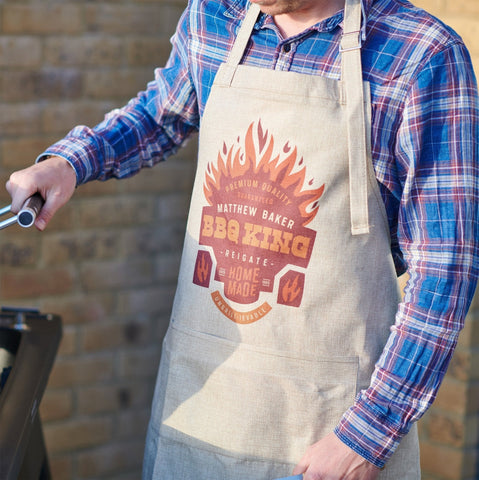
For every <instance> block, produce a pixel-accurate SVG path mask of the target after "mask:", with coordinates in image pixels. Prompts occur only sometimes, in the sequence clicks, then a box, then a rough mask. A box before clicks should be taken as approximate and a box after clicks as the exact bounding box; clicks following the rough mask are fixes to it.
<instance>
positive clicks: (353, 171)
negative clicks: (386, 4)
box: [227, 0, 369, 235]
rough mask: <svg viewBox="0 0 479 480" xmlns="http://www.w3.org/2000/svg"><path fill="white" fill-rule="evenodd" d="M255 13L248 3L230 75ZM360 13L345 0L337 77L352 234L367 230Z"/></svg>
mask: <svg viewBox="0 0 479 480" xmlns="http://www.w3.org/2000/svg"><path fill="white" fill-rule="evenodd" d="M259 14H260V8H259V6H258V5H257V4H251V5H250V7H249V9H248V11H247V12H246V16H245V18H244V20H243V23H242V24H241V27H240V29H239V32H238V35H237V37H236V40H235V42H234V44H233V47H232V49H231V51H230V54H229V56H228V60H227V64H228V66H229V67H230V69H231V71H230V72H229V74H228V75H230V76H232V75H233V71H234V69H235V68H236V66H238V65H239V64H240V62H241V59H242V58H243V55H244V52H245V50H246V47H247V45H248V41H249V39H250V37H251V33H252V32H253V28H254V26H255V24H256V22H257V20H258V15H259ZM362 16H363V9H362V0H346V3H345V7H344V21H343V35H342V38H341V43H340V47H339V51H340V53H341V79H342V83H343V88H344V93H345V97H346V111H347V117H348V149H349V178H350V181H349V193H350V211H351V233H352V234H353V235H361V234H364V233H368V232H369V218H368V191H367V184H368V158H367V152H368V149H367V137H366V117H365V105H364V87H363V72H362V66H361V44H362V37H363V35H362V34H363V32H362V28H361V23H362V22H361V19H362Z"/></svg>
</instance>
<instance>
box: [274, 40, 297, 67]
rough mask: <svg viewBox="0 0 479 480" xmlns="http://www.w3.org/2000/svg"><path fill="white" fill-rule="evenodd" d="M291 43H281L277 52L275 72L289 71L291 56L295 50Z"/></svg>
mask: <svg viewBox="0 0 479 480" xmlns="http://www.w3.org/2000/svg"><path fill="white" fill-rule="evenodd" d="M294 47H295V44H294V43H293V42H288V43H283V45H282V46H281V50H280V52H279V56H278V61H277V62H276V68H275V70H289V69H290V66H291V62H292V61H293V54H294V50H295V48H294Z"/></svg>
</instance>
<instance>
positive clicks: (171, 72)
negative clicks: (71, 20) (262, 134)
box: [45, 0, 479, 467]
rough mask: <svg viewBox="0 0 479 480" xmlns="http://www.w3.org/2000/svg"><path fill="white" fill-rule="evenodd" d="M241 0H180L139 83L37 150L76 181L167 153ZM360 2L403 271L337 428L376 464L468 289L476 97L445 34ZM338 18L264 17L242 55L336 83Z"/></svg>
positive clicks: (237, 16)
mask: <svg viewBox="0 0 479 480" xmlns="http://www.w3.org/2000/svg"><path fill="white" fill-rule="evenodd" d="M245 5H246V0H229V1H227V0H208V1H205V0H203V1H201V0H192V1H191V2H190V5H189V7H188V9H187V10H186V11H185V13H184V14H183V16H182V18H181V20H180V23H179V26H178V29H177V33H176V35H175V36H174V38H173V49H172V53H171V57H170V59H169V61H168V63H167V65H166V66H165V68H159V69H157V70H156V75H155V80H154V81H152V82H151V83H150V84H149V85H148V88H147V89H146V90H145V91H144V92H141V93H139V94H138V96H137V97H136V98H134V99H133V100H131V101H130V103H129V104H128V105H127V106H125V107H124V108H122V109H120V110H115V111H113V112H111V113H110V114H108V115H107V116H106V117H105V120H104V121H103V122H102V123H101V124H99V125H98V126H96V127H95V128H93V129H90V128H87V127H77V128H75V129H74V130H72V131H71V132H70V134H69V135H68V136H67V137H66V138H65V139H63V140H62V141H60V142H58V143H57V144H55V145H54V146H52V147H51V148H49V149H48V150H47V152H45V154H49V155H60V156H63V157H65V158H67V159H68V160H69V161H70V162H71V163H72V165H73V166H74V168H75V170H76V172H77V178H78V183H79V184H81V183H84V182H87V181H90V180H93V179H101V180H105V179H108V178H111V177H118V178H124V177H128V176H130V175H133V174H135V173H136V172H137V171H138V170H140V169H141V168H143V167H149V166H152V165H153V164H155V163H157V162H159V161H161V160H164V159H165V158H166V157H167V156H169V155H170V154H172V153H174V152H175V151H176V150H177V149H178V148H179V147H180V146H181V144H182V143H183V142H184V140H185V139H186V137H188V135H189V134H190V133H191V132H194V131H196V130H197V129H198V127H199V124H200V122H201V116H202V113H203V111H204V108H205V104H206V101H207V99H208V95H209V92H210V89H211V86H212V83H213V79H214V77H215V73H216V71H217V69H218V66H219V64H220V63H221V62H223V61H225V59H226V56H227V53H228V51H229V49H230V47H231V46H232V44H233V41H234V39H235V35H236V33H237V30H238V27H239V25H240V23H241V21H242V19H243V17H244V14H245ZM364 8H365V12H366V14H367V22H366V24H365V34H366V38H365V41H364V44H363V49H362V61H363V74H364V79H365V80H367V81H368V82H370V86H371V96H372V138H371V140H372V154H373V163H374V168H375V172H376V177H377V180H378V183H379V186H380V190H381V194H382V197H383V200H384V204H385V206H386V211H387V215H388V218H389V226H390V231H391V251H392V254H393V258H394V261H395V265H396V269H397V271H398V274H400V273H403V272H404V271H405V270H406V269H407V270H408V271H409V274H410V280H409V282H408V284H407V286H406V289H405V295H404V299H403V301H402V302H401V303H400V305H399V307H398V312H397V316H396V322H395V325H394V326H393V327H392V329H391V334H390V337H389V340H388V342H387V345H386V346H385V349H384V352H383V354H382V356H381V358H380V359H379V360H378V363H377V367H376V370H375V372H374V375H373V377H372V380H371V385H370V387H369V388H368V389H367V390H365V391H362V392H360V393H359V394H358V396H357V398H356V402H355V404H354V405H353V406H352V408H351V409H350V410H349V411H347V412H345V414H344V416H343V418H342V420H341V422H340V423H339V425H338V426H337V428H336V434H337V435H338V436H339V438H340V439H341V440H342V441H343V442H345V443H346V444H347V445H349V446H350V447H351V448H352V449H354V450H355V451H356V452H358V453H359V454H361V455H362V456H363V457H365V458H367V459H368V460H369V461H371V462H372V463H374V464H375V465H377V466H379V467H382V466H383V465H384V464H385V462H386V461H387V459H388V458H389V456H390V455H391V454H392V453H393V452H394V450H395V449H396V447H397V445H398V443H399V441H400V439H401V438H402V437H403V436H404V435H405V434H406V433H407V432H408V430H409V429H410V427H411V425H412V423H413V422H414V421H416V420H418V419H419V418H420V417H421V415H422V414H423V413H424V412H425V411H426V409H427V408H428V406H429V405H430V404H431V402H432V401H433V399H434V397H435V395H436V392H437V390H438V387H439V385H440V383H441V380H442V378H443V376H444V374H445V371H446V368H447V366H448V363H449V361H450V359H451V356H452V353H453V350H454V347H455V345H456V342H457V339H458V334H459V332H460V330H461V328H462V327H463V324H464V318H465V315H466V312H467V309H468V307H469V304H470V302H471V299H472V297H473V294H474V289H475V285H476V280H477V276H478V266H479V261H478V245H477V241H476V239H479V232H478V220H477V215H478V198H479V192H478V185H479V181H478V178H479V171H478V145H477V143H478V141H479V122H478V115H479V106H478V97H477V88H476V83H475V78H474V74H473V69H472V65H471V61H470V58H469V55H468V52H467V50H466V48H465V46H464V44H463V42H462V40H461V39H460V38H459V37H458V36H457V34H455V33H454V32H453V31H452V30H451V29H449V28H448V27H446V26H445V25H443V24H442V23H440V22H439V21H438V20H437V19H434V18H433V17H431V16H430V15H428V14H426V13H425V12H424V11H423V10H420V9H419V8H416V7H414V6H412V5H411V4H410V3H408V2H407V1H405V0H364ZM341 22H342V12H338V13H337V14H336V15H334V16H332V17H331V18H329V19H327V20H324V21H322V22H320V23H319V24H317V25H315V26H313V27H311V28H309V29H308V30H307V31H305V32H303V33H301V34H299V35H296V36H294V37H292V38H289V39H283V38H282V37H281V34H280V32H279V31H278V29H277V27H276V26H275V24H274V22H273V20H272V18H271V17H269V16H266V15H263V16H261V17H260V19H259V21H258V23H257V25H256V28H255V30H254V33H253V35H252V37H251V39H250V44H249V46H248V48H247V51H246V53H245V56H244V58H243V63H244V64H247V65H254V66H259V67H263V68H271V69H273V68H274V69H281V70H290V71H294V72H299V73H304V74H311V75H323V76H326V77H330V78H333V79H339V77H340V56H339V52H338V44H339V40H340V36H341V32H342V30H341V28H342V24H341ZM285 45H288V46H289V47H288V48H284V46H285Z"/></svg>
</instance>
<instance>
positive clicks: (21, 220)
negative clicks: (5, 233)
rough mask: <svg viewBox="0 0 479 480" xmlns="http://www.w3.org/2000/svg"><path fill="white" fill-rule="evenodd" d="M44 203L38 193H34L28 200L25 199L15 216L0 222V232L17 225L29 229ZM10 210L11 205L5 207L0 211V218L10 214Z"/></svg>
mask: <svg viewBox="0 0 479 480" xmlns="http://www.w3.org/2000/svg"><path fill="white" fill-rule="evenodd" d="M44 203H45V201H44V200H43V198H42V196H41V195H40V194H39V193H35V194H34V195H32V196H31V197H30V198H27V200H26V202H25V203H24V204H23V207H22V209H21V210H20V211H19V212H18V214H17V215H13V216H11V217H9V218H7V219H6V220H3V221H2V222H0V230H1V229H2V228H7V227H9V226H10V225H13V224H15V223H18V224H19V225H20V226H21V227H31V226H32V225H33V224H34V223H35V219H36V218H37V215H38V214H39V212H40V210H41V209H42V207H43V204H44ZM11 209H12V206H11V205H7V206H6V207H3V208H1V209H0V216H2V215H5V214H6V213H10V212H11Z"/></svg>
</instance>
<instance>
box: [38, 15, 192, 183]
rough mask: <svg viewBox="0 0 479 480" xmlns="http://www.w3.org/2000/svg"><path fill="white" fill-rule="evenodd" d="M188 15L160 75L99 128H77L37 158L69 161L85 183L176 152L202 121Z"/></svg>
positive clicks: (117, 175) (131, 171)
mask: <svg viewBox="0 0 479 480" xmlns="http://www.w3.org/2000/svg"><path fill="white" fill-rule="evenodd" d="M187 19H188V14H187V11H185V12H184V14H183V16H182V18H181V19H180V22H179V24H178V28H177V31H176V33H175V35H174V36H173V38H172V51H171V55H170V58H169V60H168V62H167V64H166V65H165V67H164V68H158V69H156V70H155V79H154V81H152V82H150V83H149V84H148V86H147V88H146V90H145V91H143V92H140V93H139V94H138V95H137V96H136V98H134V99H132V100H130V102H129V103H128V104H127V105H126V106H125V107H123V108H121V109H116V110H113V111H112V112H110V113H108V114H107V115H106V116H105V119H104V120H103V122H101V123H100V124H98V125H97V126H96V127H94V128H89V127H86V126H78V127H75V128H74V129H73V130H72V131H71V132H70V133H68V134H67V135H66V137H65V138H64V139H62V140H60V141H59V142H57V143H55V144H54V145H52V146H51V147H49V148H48V149H47V150H46V151H45V152H44V153H43V154H42V155H40V156H39V158H38V160H41V159H42V158H44V157H45V156H49V155H58V156H61V157H63V158H65V159H67V160H68V161H69V162H70V164H71V165H72V166H73V168H74V169H75V171H76V174H77V184H78V185H80V184H82V183H86V182H88V181H90V180H107V179H109V178H112V177H115V178H126V177H129V176H131V175H134V174H135V173H137V172H138V171H139V170H140V169H141V168H144V167H151V166H153V165H154V164H156V163H158V162H159V161H161V160H164V159H165V158H167V157H168V156H169V155H171V154H173V153H175V152H176V151H177V150H178V148H179V147H180V146H181V144H182V143H183V141H184V140H185V139H186V138H187V137H188V135H189V134H190V133H191V132H193V131H195V130H197V128H198V124H199V114H198V107H197V99H196V93H195V89H194V85H193V82H192V81H191V77H190V71H189V61H188V26H187ZM38 160H37V161H38Z"/></svg>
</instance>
